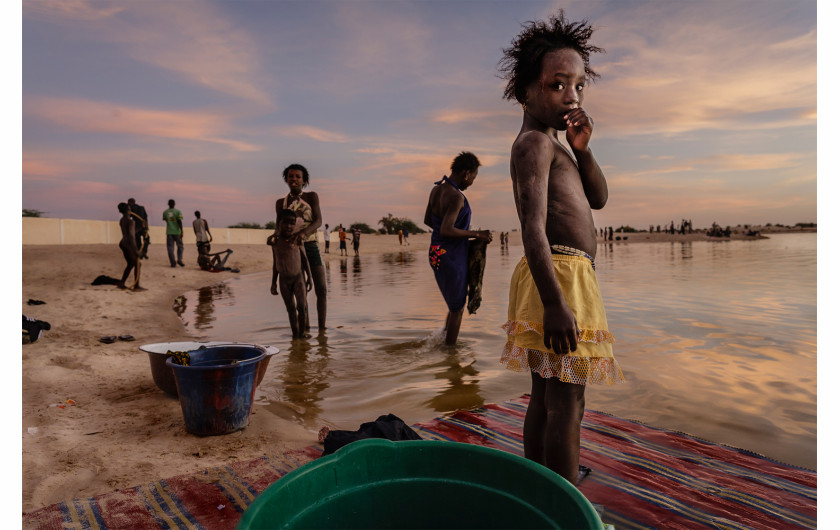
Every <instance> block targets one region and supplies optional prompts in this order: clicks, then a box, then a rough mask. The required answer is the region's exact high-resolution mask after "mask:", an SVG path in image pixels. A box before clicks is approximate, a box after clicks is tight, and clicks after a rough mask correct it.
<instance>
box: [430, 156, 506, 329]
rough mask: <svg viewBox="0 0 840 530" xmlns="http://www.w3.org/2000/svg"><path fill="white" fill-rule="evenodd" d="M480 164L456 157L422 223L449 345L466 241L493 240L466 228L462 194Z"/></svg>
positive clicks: (457, 321)
mask: <svg viewBox="0 0 840 530" xmlns="http://www.w3.org/2000/svg"><path fill="white" fill-rule="evenodd" d="M480 165H481V163H480V162H479V161H478V158H477V157H476V156H475V155H474V154H472V153H470V152H466V151H464V152H461V153H460V154H459V155H458V156H456V157H455V159H454V160H453V161H452V165H451V166H450V169H451V175H450V176H448V177H447V176H446V175H444V177H443V178H442V179H441V180H439V181H437V182H435V186H434V187H433V188H432V191H431V193H430V194H429V203H428V204H427V206H426V215H425V217H424V220H423V222H424V223H426V225H428V226H429V227H431V229H432V241H431V245H430V246H429V265H431V267H432V270H433V271H434V274H435V281H437V284H438V288H439V289H440V292H441V294H442V295H443V299H444V300H445V301H446V306H447V308H448V309H449V312H448V313H447V315H446V323H445V325H444V331H445V332H446V344H450V345H452V344H455V341H456V340H457V339H458V333H459V332H460V330H461V318H462V317H463V314H464V305H465V304H466V302H467V281H468V278H467V266H468V264H467V259H468V252H469V240H470V239H481V240H482V241H485V242H487V243H490V242H491V241H492V240H493V235H492V234H491V233H490V231H489V230H470V229H469V228H470V217H471V216H472V210H471V209H470V203H469V202H468V201H467V198H466V197H465V196H464V193H463V192H464V190H466V189H467V188H469V187H470V186H472V184H473V182H475V178H476V177H477V176H478V167H479V166H480Z"/></svg>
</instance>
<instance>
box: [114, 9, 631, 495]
mask: <svg viewBox="0 0 840 530" xmlns="http://www.w3.org/2000/svg"><path fill="white" fill-rule="evenodd" d="M592 31H593V30H592V28H591V26H590V25H589V24H588V22H586V21H581V22H573V21H569V20H567V19H566V18H565V16H564V13H563V11H562V10H560V11H559V13H558V14H557V15H555V16H551V17H550V18H549V20H548V21H547V22H546V21H537V22H529V23H527V24H525V25H524V27H523V30H522V32H521V33H520V34H519V35H518V36H517V37H516V39H514V41H513V42H512V44H511V47H509V48H507V49H505V50H504V52H503V53H504V56H503V58H502V61H501V63H500V65H501V66H500V70H501V71H502V73H503V74H504V78H505V79H506V80H507V85H506V87H505V90H504V97H505V98H506V99H510V100H515V101H516V102H518V103H519V104H520V105H521V107H522V124H521V128H520V130H519V132H518V134H517V136H516V138H515V140H514V141H513V145H512V148H511V159H510V175H511V180H512V184H513V199H514V203H515V206H516V212H517V214H518V217H519V221H520V226H521V234H522V242H523V245H524V254H525V255H524V257H523V258H522V259H521V260H520V262H519V263H518V265H517V266H516V268H515V270H514V272H513V275H512V278H511V283H510V287H509V302H508V314H507V321H506V322H505V323H504V324H503V326H502V327H503V329H504V330H505V332H506V335H507V340H506V343H505V345H504V347H503V348H502V353H501V357H500V362H501V363H502V364H503V365H505V366H506V367H507V368H508V369H510V370H513V371H517V372H520V371H527V372H529V373H530V376H531V399H530V403H529V406H528V410H527V413H526V417H525V426H524V447H525V456H526V457H527V458H529V459H531V460H533V461H536V462H539V463H541V464H542V465H544V466H546V467H548V468H550V469H552V470H554V471H556V472H557V473H558V474H560V475H561V476H563V477H565V478H566V479H567V480H569V481H570V482H571V483H572V484H575V483H576V480H577V476H578V462H579V452H580V424H581V420H582V418H583V412H584V405H585V399H584V393H585V389H586V385H589V384H612V383H616V382H620V381H623V380H624V376H623V374H622V371H621V368H620V367H619V365H618V363H617V362H616V360H615V358H614V357H613V352H612V344H613V342H614V338H613V336H612V334H611V333H610V332H609V330H608V327H607V319H606V313H605V310H604V305H603V302H602V300H601V294H600V289H599V286H598V282H597V278H596V276H595V254H596V251H597V238H596V234H597V232H596V230H595V226H594V221H593V217H592V210H593V209H595V210H597V209H600V208H603V207H604V205H605V204H606V202H607V198H608V190H607V182H606V178H605V176H604V174H603V172H602V170H601V167H600V166H599V164H598V162H597V161H596V159H595V155H594V154H593V152H592V149H591V148H590V145H589V144H590V139H591V138H592V134H593V130H594V124H595V121H594V119H593V118H592V117H591V116H590V115H589V114H588V113H587V112H586V111H585V110H584V109H583V107H582V104H583V95H584V91H585V88H586V86H587V83H588V82H589V81H590V80H591V79H593V78H594V77H596V76H597V74H596V73H595V72H594V71H592V69H591V68H590V66H589V58H590V55H591V54H592V53H597V52H602V51H603V50H601V49H600V48H598V47H596V46H593V45H592V44H590V43H589V39H590V37H591V35H592ZM560 133H564V136H565V141H566V144H567V145H568V147H566V145H564V144H563V143H561V141H560ZM480 165H481V164H480V162H479V160H478V158H477V157H476V155H474V154H473V153H471V152H468V151H463V152H461V153H460V154H458V156H456V157H455V158H454V160H453V161H452V163H451V166H450V174H449V175H446V176H444V177H443V178H442V179H441V180H439V181H437V182H435V184H434V186H433V187H432V189H431V192H430V194H429V198H428V203H427V207H426V212H425V216H424V222H425V224H426V225H428V226H429V227H430V228H431V229H432V234H431V243H430V247H429V264H430V266H431V268H432V271H433V274H434V278H435V281H436V283H437V285H438V288H439V290H440V292H441V294H442V295H443V298H444V301H445V303H446V306H447V314H446V317H445V324H444V330H445V342H446V344H449V345H453V344H455V343H456V340H457V337H458V334H459V331H460V327H461V321H462V316H463V310H464V306H465V305H466V299H467V289H468V287H467V282H468V253H469V246H470V240H478V241H480V242H482V243H484V244H489V243H491V242H492V241H493V236H492V234H491V233H490V231H489V230H471V229H470V219H471V213H472V210H471V208H470V204H469V201H468V200H467V198H466V196H465V194H464V191H465V190H467V189H468V188H469V187H470V186H472V185H473V184H474V183H475V181H476V178H477V176H478V170H479V167H480ZM283 180H284V181H285V183H286V185H287V186H288V188H289V192H288V193H287V194H286V195H285V196H283V197H282V198H280V199H277V201H276V203H275V212H276V223H277V230H276V232H275V233H274V234H272V236H270V237H269V238H268V240H267V243H268V244H269V245H270V246H271V248H272V253H273V258H274V260H273V267H272V280H271V293H272V294H280V295H282V298H283V301H284V304H285V307H286V309H287V313H288V317H289V322H290V326H291V328H292V334H293V336H294V337H302V336H306V333H307V330H308V329H309V327H310V326H309V314H308V308H307V303H306V293H307V291H309V290H311V289H313V288H314V290H315V296H316V306H317V318H318V329H319V331H320V332H323V331H324V330H325V329H326V314H327V299H326V296H327V284H326V274H325V268H324V263H323V261H322V259H321V255H320V252H319V248H318V244H317V230H318V229H319V228H320V227H321V225H322V220H323V217H322V213H321V207H320V200H319V197H318V194H317V193H316V192H314V191H304V188H306V187H307V186H308V185H309V172H308V170H307V169H306V168H305V167H304V166H303V165H301V164H291V165H289V166H288V167H286V168H285V169H284V170H283ZM121 208H122V204H121ZM126 208H127V207H126ZM172 210H174V201H170V210H167V212H169V219H167V212H165V213H164V219H166V220H167V249H168V251H169V256H170V261H171V262H172V266H173V267H174V266H175V263H177V264H178V265H181V266H183V262H182V259H181V258H182V254H183V244H182V243H181V244H179V245H178V257H177V261H176V260H174V258H173V253H172V246H171V245H170V226H172V227H173V230H174V227H177V228H178V229H179V230H180V229H181V220H180V219H181V216H180V212H178V211H177V210H174V212H173V211H172ZM120 211H123V210H122V209H121V210H120ZM126 211H127V210H126ZM196 214H197V215H196V217H197V220H198V218H199V216H198V212H196ZM124 219H128V220H126V222H125V224H126V228H124V230H123V233H124V239H128V238H129V236H131V237H130V238H131V241H134V232H132V227H131V226H130V223H131V221H130V217H128V214H125V215H124ZM121 224H122V221H121ZM327 228H328V227H326V226H325V227H324V230H325V231H326V229H327ZM203 231H204V232H206V233H207V236H208V241H209V240H210V238H211V236H210V235H209V227H207V226H206V225H205V226H204V228H203ZM343 232H344V230H343V228H342V227H339V241H340V243H341V244H342V247H343V248H341V250H342V251H343V252H342V255H344V253H346V247H345V246H344V245H343V243H344V238H342V237H341V234H342V233H343ZM610 232H612V230H611V229H610ZM359 233H360V232H359ZM345 234H346V232H345ZM176 235H177V234H176V233H175V232H173V233H172V236H173V242H174V243H176V244H177V242H178V238H176V237H174V236H176ZM602 235H603V232H602ZM325 236H327V237H326V238H325V239H326V241H325V249H324V252H325V253H326V252H329V246H328V245H329V243H328V242H329V237H328V236H329V233H328V232H326V233H325ZM345 237H346V236H345ZM503 241H504V243H503V244H505V245H506V244H507V237H505V238H504V239H503ZM403 242H405V243H407V241H406V234H405V233H403V234H402V240H401V242H400V243H401V244H402V243H403ZM121 246H122V243H121ZM354 249H355V250H356V252H357V253H358V236H356V230H354ZM129 255H131V256H135V255H136V248H133V247H132V249H129V251H126V260H127V261H128V260H129ZM129 270H130V269H129V268H127V269H126V276H127V274H128V271H129ZM482 270H483V267H482ZM137 271H138V272H137V280H138V281H136V282H135V285H137V284H138V283H139V261H137ZM124 279H125V278H124Z"/></svg>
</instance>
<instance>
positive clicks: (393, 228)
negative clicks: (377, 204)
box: [378, 213, 425, 234]
mask: <svg viewBox="0 0 840 530" xmlns="http://www.w3.org/2000/svg"><path fill="white" fill-rule="evenodd" d="M378 224H380V225H382V230H385V232H382V230H380V231H379V232H380V233H384V234H396V233H397V232H399V231H400V230H402V231H403V233H406V232H408V233H409V234H422V233H424V232H425V230H423V229H422V228H420V227H419V226H417V225H416V224H415V223H414V221H412V220H411V219H408V218H407V217H394V216H393V215H392V214H390V213H389V214H388V215H387V216H385V217H383V218H382V219H380V220H379V223H378Z"/></svg>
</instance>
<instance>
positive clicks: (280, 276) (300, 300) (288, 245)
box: [266, 209, 312, 338]
mask: <svg viewBox="0 0 840 530" xmlns="http://www.w3.org/2000/svg"><path fill="white" fill-rule="evenodd" d="M278 217H279V219H280V222H279V223H278V225H277V230H276V231H275V232H274V233H273V234H272V235H270V236H268V240H267V241H266V244H268V245H270V246H271V251H272V253H273V254H274V271H273V272H272V274H271V294H274V295H276V294H277V286H278V284H279V286H280V295H282V296H283V303H284V304H286V311H287V312H288V314H289V325H290V326H291V328H292V337H293V338H299V337H308V335H307V334H306V322H307V318H308V315H307V307H306V292H307V291H309V290H311V289H312V270H311V268H310V266H309V259H308V258H307V256H306V252H304V250H303V246H301V244H300V240H299V238H297V237H295V235H294V232H295V221H296V220H297V216H296V215H295V212H294V211H292V210H289V209H284V210H282V211H281V212H280V213H279V214H278Z"/></svg>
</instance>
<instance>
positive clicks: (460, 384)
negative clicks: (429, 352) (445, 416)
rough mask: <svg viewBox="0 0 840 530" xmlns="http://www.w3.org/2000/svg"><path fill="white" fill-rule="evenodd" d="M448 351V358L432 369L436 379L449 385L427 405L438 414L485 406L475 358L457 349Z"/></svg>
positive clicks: (432, 366) (434, 365)
mask: <svg viewBox="0 0 840 530" xmlns="http://www.w3.org/2000/svg"><path fill="white" fill-rule="evenodd" d="M447 350H448V354H447V355H446V357H445V358H444V359H443V360H442V361H441V362H439V363H436V364H433V365H431V368H432V369H433V370H435V372H434V377H435V379H437V380H441V379H445V380H446V381H447V383H448V385H447V386H446V388H444V389H442V390H440V391H439V392H438V393H437V394H436V395H435V396H434V397H433V398H432V399H430V400H428V401H427V402H426V404H427V405H429V406H430V407H431V408H433V409H434V410H436V411H438V412H449V411H451V410H463V409H470V408H473V407H480V406H482V405H484V398H482V397H481V385H480V384H479V383H480V379H479V377H478V376H479V372H478V370H477V369H476V367H475V364H476V360H475V358H474V357H473V356H469V355H463V354H461V353H459V352H458V349H457V348H447Z"/></svg>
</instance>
